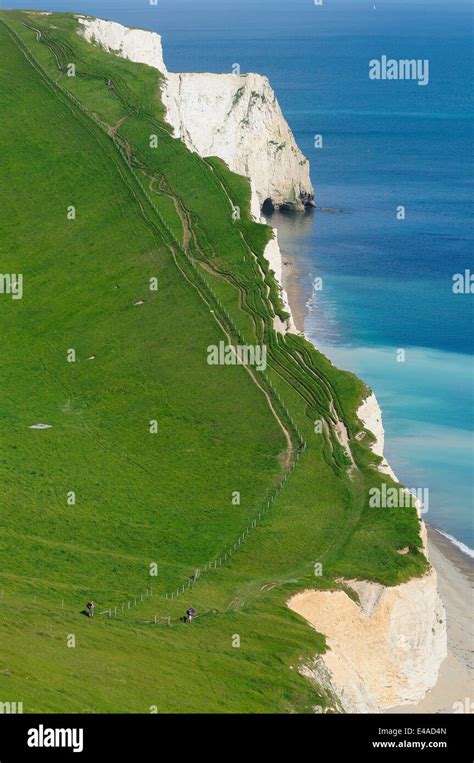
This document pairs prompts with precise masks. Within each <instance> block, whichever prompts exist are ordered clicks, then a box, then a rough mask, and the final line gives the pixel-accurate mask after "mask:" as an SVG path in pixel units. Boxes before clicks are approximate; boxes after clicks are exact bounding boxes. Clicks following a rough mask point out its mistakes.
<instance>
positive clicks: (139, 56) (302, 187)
mask: <svg viewBox="0 0 474 763" xmlns="http://www.w3.org/2000/svg"><path fill="white" fill-rule="evenodd" d="M78 20H79V23H80V24H81V31H82V34H83V36H84V37H85V39H86V40H87V41H88V42H94V43H96V44H98V45H100V46H101V47H103V48H104V49H105V50H107V51H110V52H113V53H116V54H117V55H119V56H121V57H122V58H127V59H129V60H130V61H135V62H137V63H144V64H148V65H149V66H152V67H154V68H155V69H158V71H160V72H161V73H162V74H163V75H164V82H163V89H162V98H163V102H164V104H165V107H166V113H167V120H168V122H169V123H170V124H171V125H172V127H173V130H174V134H175V137H177V138H181V140H182V141H183V142H184V143H185V144H186V145H187V146H188V148H190V149H191V150H192V151H195V152H196V153H198V154H199V155H200V156H203V157H206V156H218V157H219V158H220V159H223V160H224V161H225V162H226V163H227V164H228V166H229V167H230V169H231V170H233V171H234V172H237V173H238V174H240V175H245V176H246V177H249V178H250V179H251V181H252V186H253V191H254V194H255V196H256V198H257V200H258V204H259V206H260V207H262V205H263V204H264V202H266V201H267V200H269V201H271V202H272V204H273V205H274V206H287V207H291V208H294V209H303V208H304V207H305V206H307V205H309V206H311V205H313V203H314V202H313V194H314V192H313V187H312V185H311V180H310V177H309V162H308V160H307V159H306V158H305V157H304V156H303V154H302V153H301V151H300V150H299V148H298V146H297V145H296V142H295V139H294V137H293V134H292V132H291V130H290V128H289V126H288V124H287V123H286V120H285V118H284V117H283V114H282V112H281V109H280V106H279V105H278V101H277V99H276V96H275V93H274V92H273V90H272V88H271V87H270V83H269V82H268V79H267V78H266V77H262V76H260V75H259V74H243V75H234V74H172V73H169V72H168V71H167V69H166V66H165V64H164V61H163V51H162V46H161V37H160V35H158V34H155V33H152V32H146V31H142V30H140V29H128V28H127V27H124V26H122V25H121V24H116V23H115V22H112V21H103V20H101V19H92V18H87V17H78Z"/></svg>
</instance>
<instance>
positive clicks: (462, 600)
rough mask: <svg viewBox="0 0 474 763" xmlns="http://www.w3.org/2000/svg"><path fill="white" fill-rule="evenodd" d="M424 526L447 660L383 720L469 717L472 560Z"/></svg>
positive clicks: (297, 297) (286, 278)
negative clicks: (414, 697) (430, 683)
mask: <svg viewBox="0 0 474 763" xmlns="http://www.w3.org/2000/svg"><path fill="white" fill-rule="evenodd" d="M281 258H282V267H281V275H282V283H281V286H282V288H283V289H284V291H285V293H286V295H287V299H288V304H289V306H290V310H291V314H292V319H293V322H294V324H295V326H296V328H297V330H298V331H299V332H301V333H303V334H304V335H305V336H306V334H305V331H304V329H305V326H304V323H305V316H306V306H305V304H302V302H303V300H302V294H301V292H300V289H299V285H298V278H299V277H300V271H299V269H298V266H297V264H296V263H295V260H294V257H293V256H290V255H288V254H286V253H285V255H283V253H281ZM306 338H307V339H308V341H310V342H311V340H310V339H309V337H307V336H306ZM311 343H312V344H314V343H313V342H311ZM315 346H316V345H315ZM397 481H398V480H397ZM425 526H426V532H427V556H428V559H429V561H430V564H431V566H432V567H433V568H434V569H435V571H436V574H437V581H438V582H437V588H438V592H439V595H440V597H441V601H442V602H443V605H444V608H445V611H446V628H447V656H446V658H445V659H444V660H443V662H442V663H441V666H440V670H439V675H438V680H437V682H436V684H435V686H434V687H433V688H432V689H431V690H430V691H428V692H427V693H426V695H425V697H424V698H423V699H422V700H420V701H419V702H417V703H416V704H404V705H396V706H393V707H390V708H388V709H387V710H385V711H384V714H390V713H393V714H417V713H430V714H437V713H462V712H472V709H471V699H470V698H472V697H473V696H474V677H473V662H474V660H473V652H472V650H473V645H474V634H473V624H472V620H471V617H470V613H471V612H472V610H473V604H474V558H473V557H471V556H469V555H468V554H467V553H465V552H464V551H463V550H462V549H461V548H460V547H459V546H458V545H457V544H455V543H454V542H453V541H452V540H450V539H449V538H447V537H445V536H444V535H443V534H442V532H441V531H439V530H437V529H436V528H434V527H430V526H429V525H427V524H426V523H425ZM456 540H457V539H456Z"/></svg>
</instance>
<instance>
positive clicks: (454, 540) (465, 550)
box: [436, 529, 474, 559]
mask: <svg viewBox="0 0 474 763" xmlns="http://www.w3.org/2000/svg"><path fill="white" fill-rule="evenodd" d="M436 532H438V533H439V534H440V535H442V536H443V537H444V538H447V539H448V540H449V541H451V543H452V544H453V545H454V546H457V547H458V548H460V549H461V551H462V552H463V553H464V554H467V556H470V557H471V558H473V559H474V549H472V548H469V546H466V544H465V543H463V542H462V541H460V540H458V539H457V538H455V537H454V535H450V534H449V533H445V532H443V530H438V529H436Z"/></svg>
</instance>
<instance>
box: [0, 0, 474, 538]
mask: <svg viewBox="0 0 474 763" xmlns="http://www.w3.org/2000/svg"><path fill="white" fill-rule="evenodd" d="M32 5H33V0H25V2H23V1H22V0H13V2H12V3H11V4H8V3H4V4H3V7H12V6H14V7H17V8H19V7H24V8H28V7H30V8H31V6H32ZM38 7H41V8H43V9H46V10H68V11H77V12H82V13H88V14H91V15H96V16H100V17H103V18H109V19H113V20H115V21H119V22H121V23H124V24H127V25H130V26H141V27H145V28H149V29H153V30H155V31H157V32H159V33H160V34H161V35H162V37H163V46H164V53H165V61H166V63H167V66H168V68H169V69H170V70H171V71H212V72H230V71H231V70H232V66H233V64H234V63H239V64H240V66H241V70H242V72H245V71H257V72H260V73H262V74H266V75H267V76H268V77H269V78H270V81H271V83H272V85H273V87H274V89H275V91H276V93H277V96H278V98H279V101H280V104H281V106H282V109H283V112H284V114H285V116H286V118H287V119H288V122H289V123H290V125H291V127H292V129H293V131H294V133H295V136H296V139H297V141H298V143H299V145H300V147H301V149H302V150H303V152H304V153H305V154H306V155H307V156H308V157H309V159H310V161H311V168H312V178H313V183H314V186H315V190H316V197H317V202H318V204H319V205H320V206H321V207H323V208H329V209H332V210H336V211H325V212H322V211H317V212H315V213H312V214H307V215H298V216H288V215H284V216H283V215H275V216H273V218H272V220H271V222H272V224H274V225H276V226H277V227H278V229H279V236H280V241H281V244H282V248H283V249H284V251H285V252H286V253H288V255H290V256H291V258H292V259H293V260H294V262H295V263H296V265H297V272H298V281H297V292H298V294H299V299H301V300H303V301H304V303H305V304H307V318H306V324H305V331H306V333H307V335H308V336H309V337H310V338H311V339H312V340H313V341H314V342H315V344H316V345H317V346H318V347H319V348H321V349H322V350H323V351H324V352H325V353H326V354H327V355H328V356H329V357H330V358H331V359H332V360H333V362H335V363H336V364H337V365H339V366H341V367H344V368H348V369H350V370H353V371H355V372H356V373H357V374H358V375H359V376H361V377H362V378H363V379H364V380H365V381H366V382H367V383H368V384H369V385H370V386H371V387H372V388H373V389H374V391H375V392H376V394H377V397H378V399H379V401H380V404H381V406H382V409H383V414H384V424H385V429H386V455H387V457H388V459H389V461H390V462H391V464H392V466H393V468H394V470H395V472H396V473H397V475H398V477H399V478H400V480H401V481H402V482H403V483H404V484H406V485H408V486H410V487H425V488H426V487H428V488H429V491H430V507H429V512H428V514H427V516H426V520H427V521H428V522H429V524H431V525H432V526H434V527H437V528H439V529H441V530H442V531H444V532H445V533H448V534H449V535H451V536H453V538H456V539H458V541H461V543H462V544H466V545H467V546H469V547H470V548H471V549H472V548H474V523H473V509H474V500H473V499H474V490H473V485H474V467H473V463H474V460H473V456H474V445H473V410H474V364H473V344H474V341H473V330H472V329H473V319H472V316H473V303H474V295H473V294H453V291H452V277H453V275H454V274H456V273H463V272H464V271H465V270H466V269H469V268H470V269H471V270H472V272H473V273H474V257H473V249H472V244H473V228H472V223H471V220H472V218H473V183H472V180H473V166H472V155H473V151H472V149H473V112H474V105H473V101H472V79H470V77H471V72H472V64H473V60H472V59H473V56H472V50H473V49H472V32H473V23H472V21H473V19H472V8H471V3H470V2H467V1H466V2H465V1H464V0H370V2H369V1H368V0H323V5H322V6H317V5H315V4H314V0H158V4H157V6H151V5H150V4H149V1H148V0H135V2H131V0H98V2H89V1H87V0H75V1H74V2H69V1H67V0H62V1H61V0H59V1H58V2H48V0H41V3H40V5H39V6H38ZM383 54H386V55H387V56H388V57H390V58H395V59H402V58H408V59H411V58H415V59H423V60H424V59H427V60H428V61H429V83H428V85H426V86H424V87H423V86H420V85H418V83H417V82H416V81H393V80H392V81H388V80H386V81H374V80H371V79H369V76H368V72H369V60H370V59H373V58H380V57H381V56H382V55H383ZM315 135H322V136H323V147H322V148H316V147H315V140H314V138H315ZM400 206H404V207H405V219H404V220H400V219H397V214H396V211H397V208H398V207H400ZM316 277H321V278H322V279H323V288H322V291H318V292H315V291H313V281H314V278H316ZM399 350H404V352H405V360H404V362H398V361H397V351H399ZM399 355H400V354H399Z"/></svg>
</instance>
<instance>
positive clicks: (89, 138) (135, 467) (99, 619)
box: [0, 11, 426, 713]
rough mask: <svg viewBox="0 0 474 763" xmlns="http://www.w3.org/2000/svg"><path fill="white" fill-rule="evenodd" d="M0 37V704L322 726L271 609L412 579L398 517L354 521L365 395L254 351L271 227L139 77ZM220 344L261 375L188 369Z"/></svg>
mask: <svg viewBox="0 0 474 763" xmlns="http://www.w3.org/2000/svg"><path fill="white" fill-rule="evenodd" d="M0 42H1V46H2V51H3V56H2V62H1V64H0V90H1V97H2V103H3V104H4V107H3V111H2V121H1V126H0V131H1V140H2V146H3V147H4V150H3V152H2V155H3V159H2V174H1V180H0V191H1V195H2V202H3V203H2V211H1V218H0V234H1V268H0V269H1V272H2V273H6V274H8V273H21V274H23V278H24V294H23V298H22V299H21V300H13V299H11V296H10V295H8V294H0V320H1V325H2V334H3V353H2V363H1V365H0V387H1V389H2V405H1V408H0V426H1V446H0V475H1V476H0V479H1V483H2V510H1V524H0V589H1V590H0V639H1V644H2V649H1V652H0V702H6V701H10V702H15V701H16V702H23V703H24V708H25V712H124V713H127V712H133V713H140V712H141V713H146V712H150V708H151V707H155V706H156V708H157V709H158V712H311V708H312V707H314V706H315V705H330V706H331V705H332V704H333V700H332V698H331V697H326V696H322V695H321V696H320V693H319V692H318V691H317V689H316V687H314V686H312V685H310V684H309V682H308V681H307V680H306V679H304V678H303V677H301V676H300V675H299V673H298V672H297V667H298V665H299V664H301V663H302V662H308V661H310V660H311V659H312V657H314V655H315V654H317V653H319V652H322V651H324V648H325V646H324V637H323V636H322V635H319V634H317V633H316V632H315V631H313V630H312V629H310V628H309V627H308V626H307V625H306V624H305V623H304V622H303V621H302V620H301V619H300V618H299V617H297V616H296V615H294V614H292V613H291V612H290V611H289V610H288V608H287V607H286V600H287V599H288V598H289V596H290V595H291V594H292V593H294V592H296V591H298V590H302V589H304V588H306V587H310V586H312V587H323V588H327V587H338V585H339V584H338V583H336V582H335V579H336V578H340V577H341V576H346V577H359V578H365V579H371V580H377V581H380V582H382V583H386V584H388V585H393V584H396V583H399V582H402V581H405V580H407V579H408V578H409V577H410V576H413V575H419V574H422V572H423V571H424V570H425V569H426V560H425V559H424V557H423V555H422V554H421V552H420V547H421V540H420V537H419V526H418V521H417V518H416V514H415V511H414V509H409V510H403V511H402V510H400V509H384V510H380V509H370V508H369V507H368V500H367V496H368V490H369V488H370V487H373V486H376V485H378V484H381V483H382V482H384V481H386V479H383V477H382V475H381V474H379V473H378V472H377V471H376V469H375V468H374V466H375V465H376V462H377V460H378V459H377V457H375V456H373V454H372V453H371V451H370V449H369V445H370V439H371V436H370V435H369V434H368V433H366V435H365V437H363V438H359V439H357V438H356V435H358V434H360V433H361V423H360V422H359V421H358V419H357V416H356V413H355V412H356V410H357V407H358V405H359V404H360V402H361V400H362V399H363V398H364V397H365V396H366V394H367V390H366V388H365V386H364V385H363V384H362V382H360V381H359V380H358V379H357V378H356V377H355V376H353V375H351V374H349V373H346V372H342V371H339V370H337V369H336V368H334V366H332V365H331V364H330V363H329V361H328V360H327V359H326V358H325V357H324V356H322V355H321V354H320V353H318V352H317V351H316V350H315V349H314V348H313V347H312V346H311V345H310V344H308V342H306V340H305V339H304V338H302V337H298V336H290V335H287V336H285V337H283V336H282V335H277V334H276V333H275V332H274V331H273V328H272V326H273V317H274V316H275V315H277V314H278V315H280V316H281V317H284V314H283V313H282V305H281V301H280V297H279V293H278V289H277V286H276V284H275V281H274V279H273V275H272V273H271V272H269V269H268V264H267V263H266V260H265V259H264V257H263V250H264V247H265V245H266V243H267V241H268V240H269V237H270V229H268V228H267V227H266V226H263V225H257V224H256V223H254V222H253V221H252V220H251V218H250V214H249V205H250V188H249V184H248V181H247V180H246V179H244V178H241V177H239V176H237V175H234V174H232V173H231V172H230V171H229V170H228V168H227V167H226V166H225V165H224V164H223V163H222V162H221V161H220V160H218V159H214V158H213V159H208V160H202V159H200V158H199V157H198V156H196V155H194V154H191V153H190V152H189V151H188V150H187V149H186V148H185V146H184V145H183V144H182V143H181V142H180V141H178V140H175V139H174V138H173V137H172V136H171V132H170V128H169V127H168V125H167V124H166V122H165V121H164V114H163V106H162V104H161V100H160V82H159V75H158V73H157V72H156V71H155V70H153V69H151V68H149V67H147V66H144V65H137V64H132V63H130V62H128V61H125V60H122V59H119V58H117V57H115V56H113V55H109V54H106V53H104V52H102V51H101V50H100V49H99V48H96V47H93V46H91V45H88V44H87V43H86V42H85V41H84V40H83V39H82V38H81V37H79V35H78V34H77V21H76V20H75V19H74V18H73V17H72V16H70V15H68V14H54V16H38V15H36V14H33V13H31V14H29V13H27V12H19V11H11V12H5V11H3V12H0ZM69 63H74V64H75V67H76V76H75V77H68V76H67V74H66V72H67V65H68V64H69ZM152 135H157V137H158V147H157V148H151V147H150V136H152ZM232 204H237V205H239V206H240V208H241V210H242V211H243V214H242V219H241V220H239V221H236V222H234V221H233V219H232ZM71 207H74V209H75V219H69V217H70V213H71ZM262 271H263V273H264V274H265V278H263V277H262ZM150 279H156V283H157V284H158V288H157V289H156V290H151V289H150ZM154 283H155V282H154ZM138 303H142V304H138ZM227 338H230V339H231V340H232V342H234V343H246V344H256V343H264V344H265V345H266V346H267V347H268V368H267V370H266V372H265V373H260V372H256V371H253V372H251V373H249V370H248V369H246V368H244V367H242V366H212V365H208V363H207V347H208V346H210V345H215V344H218V343H219V342H220V341H221V340H224V341H227ZM71 350H73V351H74V353H75V360H74V362H69V360H70V359H71V352H70V351H71ZM68 358H69V359H68ZM336 417H338V418H339V419H340V420H341V421H343V422H344V423H345V425H346V427H347V429H348V432H349V435H350V442H351V448H352V453H353V457H354V460H355V463H356V468H355V469H354V470H353V471H352V472H349V470H348V466H349V461H348V459H347V457H346V455H345V454H344V451H343V449H342V447H341V446H340V444H339V442H338V440H337V437H336V435H335V423H336ZM315 420H323V421H324V422H325V428H324V430H323V433H320V434H318V433H315V431H314V422H315ZM153 421H156V422H158V427H157V432H156V433H155V432H151V431H150V422H153ZM38 423H43V424H49V425H50V427H51V428H50V429H44V430H38V429H31V428H30V427H31V426H32V425H35V424H38ZM71 491H73V492H74V494H75V502H72V499H71V498H70V497H69V498H68V496H70V494H71ZM236 491H237V492H238V493H240V504H238V505H236V503H235V501H234V500H233V496H234V494H235V492H236ZM242 535H244V536H245V537H244V539H243V540H242V541H241V542H240V544H239V541H238V539H239V538H242ZM405 546H408V547H409V548H410V553H408V554H406V555H400V554H398V553H397V549H400V548H402V547H405ZM234 547H235V551H234ZM316 562H320V563H321V564H322V565H323V575H322V576H320V577H315V575H314V572H313V569H314V565H315V563H316ZM151 565H156V566H157V568H158V574H157V575H156V576H155V575H153V576H150V566H151ZM196 569H198V570H200V571H201V573H200V576H199V578H198V579H197V581H193V580H192V577H193V575H194V573H195V570H196ZM183 588H184V591H183ZM178 591H180V593H179V594H178V593H177V592H178ZM171 597H172V598H171ZM90 599H93V600H94V601H95V602H96V605H97V608H96V613H97V614H96V617H95V618H94V621H89V620H88V619H87V618H86V617H84V614H83V613H82V610H83V608H84V605H85V603H86V602H87V601H88V600H90ZM128 602H131V604H132V605H131V606H130V608H128ZM135 602H137V603H136V605H135ZM190 604H193V605H194V606H195V607H196V609H197V611H198V613H199V615H200V616H199V618H198V619H197V620H196V621H195V623H194V624H193V626H186V625H184V624H183V623H181V622H180V619H179V618H180V617H181V616H182V615H183V614H184V612H185V610H186V609H187V607H188V606H189V605H190ZM116 608H117V609H116ZM108 610H111V613H112V617H109V616H108V615H107V614H105V615H100V614H99V613H100V612H106V611H108ZM155 616H156V617H157V623H156V624H155V622H154V620H155ZM168 618H169V619H168ZM236 635H238V636H239V637H240V646H235V645H234V644H235V643H236V639H235V636H236ZM71 636H74V638H75V646H71V643H72V642H73V641H74V639H71V638H70V637H71Z"/></svg>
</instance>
